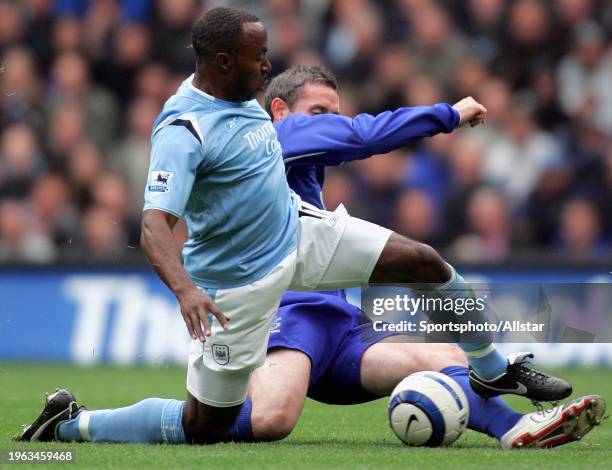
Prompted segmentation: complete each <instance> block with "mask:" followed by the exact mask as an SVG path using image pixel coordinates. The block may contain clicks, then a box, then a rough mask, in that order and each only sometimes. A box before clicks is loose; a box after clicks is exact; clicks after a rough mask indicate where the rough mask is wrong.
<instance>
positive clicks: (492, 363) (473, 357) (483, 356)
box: [457, 343, 508, 380]
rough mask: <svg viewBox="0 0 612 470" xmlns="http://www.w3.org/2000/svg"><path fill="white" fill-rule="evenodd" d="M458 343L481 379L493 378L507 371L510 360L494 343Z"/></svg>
mask: <svg viewBox="0 0 612 470" xmlns="http://www.w3.org/2000/svg"><path fill="white" fill-rule="evenodd" d="M457 345H458V346H459V347H460V348H461V349H463V351H464V352H465V355H466V356H467V360H468V362H469V364H470V366H472V369H474V372H476V375H477V376H478V377H480V378H481V379H485V380H492V379H494V378H496V377H499V376H500V375H502V374H503V373H505V372H506V367H507V366H508V360H507V359H506V358H505V357H504V356H502V355H501V353H500V352H499V351H498V350H497V348H496V347H495V345H493V344H492V343H489V344H474V343H458V344H457Z"/></svg>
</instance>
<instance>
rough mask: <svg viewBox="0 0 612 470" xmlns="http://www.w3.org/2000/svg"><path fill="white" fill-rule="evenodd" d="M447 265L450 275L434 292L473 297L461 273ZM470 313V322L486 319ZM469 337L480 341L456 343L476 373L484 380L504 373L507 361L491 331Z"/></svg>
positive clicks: (443, 295) (445, 296) (454, 296)
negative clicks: (493, 341)
mask: <svg viewBox="0 0 612 470" xmlns="http://www.w3.org/2000/svg"><path fill="white" fill-rule="evenodd" d="M448 267H449V268H450V270H451V277H450V279H449V280H448V281H447V282H445V283H444V284H442V285H440V286H438V287H435V288H434V290H435V291H436V293H437V294H438V295H440V296H441V297H443V298H445V299H446V298H451V299H459V298H463V299H465V298H473V297H474V291H472V289H471V288H470V286H469V284H468V283H467V282H465V279H463V277H462V276H461V274H459V273H458V272H457V271H455V268H453V267H452V266H451V265H450V264H449V265H448ZM471 315H472V318H471V321H472V322H481V321H485V320H486V319H485V317H484V316H483V315H481V314H480V313H479V312H472V313H471ZM457 318H463V319H466V320H467V318H465V317H463V316H457ZM476 335H478V336H476ZM470 337H471V338H472V340H474V339H475V338H478V339H481V340H482V341H472V342H469V343H462V342H459V343H457V345H458V346H459V347H460V348H461V349H462V350H463V351H464V352H465V354H466V356H467V359H468V362H469V364H470V366H472V368H473V369H474V372H475V373H476V375H478V377H480V378H482V379H484V380H491V379H494V378H496V377H499V376H500V375H502V374H504V373H505V372H506V367H507V365H508V361H507V359H506V358H505V357H504V356H502V355H501V354H500V352H499V351H498V350H497V348H495V345H494V344H493V343H492V342H491V333H488V332H485V333H475V334H474V335H472V336H470Z"/></svg>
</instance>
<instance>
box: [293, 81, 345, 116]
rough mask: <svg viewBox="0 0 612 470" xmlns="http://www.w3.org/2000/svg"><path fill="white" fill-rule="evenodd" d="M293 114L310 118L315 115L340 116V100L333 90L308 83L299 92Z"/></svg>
mask: <svg viewBox="0 0 612 470" xmlns="http://www.w3.org/2000/svg"><path fill="white" fill-rule="evenodd" d="M291 112H292V113H302V114H307V115H309V116H314V115H315V114H339V113H340V98H339V97H338V92H337V91H336V90H334V89H333V88H330V87H328V86H327V85H323V84H320V83H306V84H305V85H304V86H303V87H302V88H301V89H300V91H299V92H298V98H297V100H296V101H295V103H294V104H293V109H292V110H291Z"/></svg>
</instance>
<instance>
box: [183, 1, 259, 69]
mask: <svg viewBox="0 0 612 470" xmlns="http://www.w3.org/2000/svg"><path fill="white" fill-rule="evenodd" d="M259 22H260V20H259V18H258V17H257V16H256V15H254V14H252V13H249V12H248V11H243V10H236V9H234V8H225V7H219V8H213V9H212V10H209V11H208V12H206V14H204V16H202V17H201V18H200V19H199V20H198V21H197V22H196V24H195V25H194V26H193V30H192V32H191V45H192V46H193V49H194V50H195V53H196V56H197V57H198V60H202V59H210V58H212V57H214V56H215V55H216V54H217V53H218V52H231V51H233V50H235V49H236V48H237V47H238V44H239V41H240V40H241V39H242V36H243V30H242V25H243V24H245V23H259Z"/></svg>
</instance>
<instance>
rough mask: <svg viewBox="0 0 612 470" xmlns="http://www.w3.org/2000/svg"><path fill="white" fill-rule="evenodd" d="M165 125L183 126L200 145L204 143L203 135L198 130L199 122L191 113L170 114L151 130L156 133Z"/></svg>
mask: <svg viewBox="0 0 612 470" xmlns="http://www.w3.org/2000/svg"><path fill="white" fill-rule="evenodd" d="M166 126H184V127H185V128H186V129H187V130H188V131H189V132H190V133H191V134H192V135H193V136H194V137H195V138H196V139H197V140H198V142H200V145H202V144H203V143H204V137H203V135H202V131H201V130H200V123H199V122H198V119H197V117H196V116H194V115H193V114H191V113H185V114H181V115H180V116H170V117H168V118H167V119H164V120H163V121H162V122H161V123H160V124H159V125H158V126H157V127H156V128H155V131H153V134H155V133H157V132H158V131H160V130H161V129H163V128H164V127H166Z"/></svg>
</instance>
